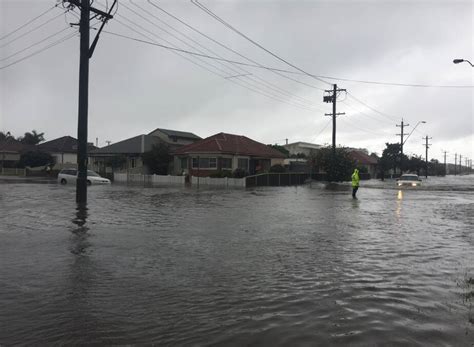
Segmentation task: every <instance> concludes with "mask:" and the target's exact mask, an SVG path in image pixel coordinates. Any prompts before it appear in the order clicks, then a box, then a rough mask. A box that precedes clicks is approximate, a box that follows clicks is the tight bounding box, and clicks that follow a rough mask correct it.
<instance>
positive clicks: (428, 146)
mask: <svg viewBox="0 0 474 347" xmlns="http://www.w3.org/2000/svg"><path fill="white" fill-rule="evenodd" d="M423 139H425V140H426V142H425V146H426V157H425V177H426V178H428V148H430V145H431V144H429V143H428V140H431V139H432V137H428V135H426V136H425V137H423Z"/></svg>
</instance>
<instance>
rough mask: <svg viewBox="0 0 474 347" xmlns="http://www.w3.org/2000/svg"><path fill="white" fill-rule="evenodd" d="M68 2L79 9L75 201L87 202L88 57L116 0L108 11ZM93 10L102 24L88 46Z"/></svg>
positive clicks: (86, 2)
mask: <svg viewBox="0 0 474 347" xmlns="http://www.w3.org/2000/svg"><path fill="white" fill-rule="evenodd" d="M63 2H64V3H69V5H68V7H77V8H79V9H80V11H81V19H80V22H79V32H80V34H81V39H80V58H79V111H78V119H77V142H78V143H77V171H78V173H77V181H76V202H77V203H80V204H85V203H87V123H88V108H89V59H90V58H91V57H92V54H93V53H94V49H95V47H96V45H97V41H98V39H99V35H100V33H101V32H102V29H103V27H104V25H105V23H106V22H107V20H109V19H111V18H113V17H112V15H111V12H112V10H113V8H114V7H115V4H116V2H117V0H115V1H114V3H113V4H112V6H111V7H110V9H109V12H108V13H107V12H104V11H101V10H98V9H96V8H94V7H91V5H90V0H63ZM91 12H93V13H94V14H95V16H96V18H99V19H101V20H102V25H101V27H100V29H99V31H98V32H97V35H96V37H95V39H94V41H93V43H92V46H91V47H90V48H89V43H90V40H89V38H90V32H89V31H90V14H91Z"/></svg>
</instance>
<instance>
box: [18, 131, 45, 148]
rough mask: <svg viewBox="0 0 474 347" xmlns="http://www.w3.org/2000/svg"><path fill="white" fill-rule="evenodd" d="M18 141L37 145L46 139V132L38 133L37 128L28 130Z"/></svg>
mask: <svg viewBox="0 0 474 347" xmlns="http://www.w3.org/2000/svg"><path fill="white" fill-rule="evenodd" d="M18 141H20V142H21V143H23V144H24V145H37V144H38V143H40V142H43V141H44V133H37V132H36V130H32V131H31V133H30V132H26V133H25V135H24V136H23V137H19V138H18Z"/></svg>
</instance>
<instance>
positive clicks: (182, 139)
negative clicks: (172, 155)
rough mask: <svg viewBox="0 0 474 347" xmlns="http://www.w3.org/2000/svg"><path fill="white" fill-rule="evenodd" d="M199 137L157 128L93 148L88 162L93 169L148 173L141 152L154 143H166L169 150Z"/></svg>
mask: <svg viewBox="0 0 474 347" xmlns="http://www.w3.org/2000/svg"><path fill="white" fill-rule="evenodd" d="M200 139H201V138H200V137H199V136H197V135H195V134H193V133H190V132H184V131H177V130H168V129H161V128H157V129H155V130H153V131H152V132H150V133H149V134H148V135H145V134H143V135H138V136H134V137H131V138H129V139H126V140H122V141H119V142H116V143H113V144H111V145H109V146H105V147H102V148H98V149H95V150H93V151H91V152H90V153H89V163H90V165H91V167H92V169H93V170H96V171H99V172H103V173H110V172H113V171H115V172H128V173H132V174H133V173H137V174H148V173H149V170H148V168H147V167H146V165H144V163H143V160H142V154H143V153H145V152H148V151H150V150H151V149H152V148H153V146H154V145H157V144H159V143H163V144H166V145H167V146H168V147H169V148H170V152H172V151H174V150H176V149H178V148H180V147H182V146H184V145H188V144H192V143H194V142H196V141H198V140H200Z"/></svg>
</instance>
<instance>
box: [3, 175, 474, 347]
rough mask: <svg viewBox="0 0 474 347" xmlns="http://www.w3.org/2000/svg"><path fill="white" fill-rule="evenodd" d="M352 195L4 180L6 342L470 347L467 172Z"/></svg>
mask: <svg viewBox="0 0 474 347" xmlns="http://www.w3.org/2000/svg"><path fill="white" fill-rule="evenodd" d="M358 197H359V199H358V200H353V199H352V198H351V196H350V191H349V188H348V187H347V189H345V188H341V189H338V190H328V189H325V188H324V187H323V185H322V184H320V183H313V184H312V186H311V187H310V186H308V185H307V186H300V187H262V188H256V189H246V190H245V189H241V190H224V189H222V190H219V189H201V190H199V191H198V190H196V189H195V188H192V189H191V188H181V187H166V188H164V187H161V188H160V187H153V188H144V187H140V186H125V185H118V184H114V185H111V186H102V187H100V186H96V187H94V186H93V187H91V188H90V189H89V204H88V206H87V207H88V209H87V211H81V210H77V209H76V204H75V202H74V201H75V189H74V187H70V186H69V187H65V186H61V185H58V184H56V183H45V184H39V183H20V182H10V183H6V182H0V210H1V215H0V307H1V309H0V345H12V344H43V345H44V344H144V343H156V344H160V345H168V344H169V345H212V344H216V345H269V346H274V345H287V346H289V345H291V346H294V345H318V344H320V345H329V344H330V345H347V344H350V343H352V344H354V345H361V346H362V345H369V344H381V345H382V344H387V343H390V344H393V345H434V346H437V345H454V346H471V345H472V344H473V343H474V307H473V306H474V232H473V224H474V177H473V176H470V177H467V176H464V177H450V178H433V179H429V180H428V182H426V184H425V182H424V185H423V187H422V188H421V189H404V190H398V189H397V188H396V187H395V186H394V183H393V181H386V182H385V183H381V182H379V181H374V182H362V184H361V188H360V189H359V193H358ZM84 219H85V220H86V223H85V224H83V220H84Z"/></svg>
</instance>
